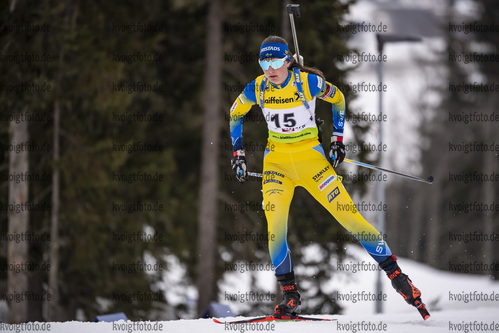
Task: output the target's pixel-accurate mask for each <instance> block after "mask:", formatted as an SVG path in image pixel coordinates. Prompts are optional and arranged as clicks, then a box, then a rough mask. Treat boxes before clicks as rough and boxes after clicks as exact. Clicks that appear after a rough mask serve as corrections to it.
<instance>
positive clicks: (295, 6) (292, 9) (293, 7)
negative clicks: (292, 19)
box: [286, 4, 300, 17]
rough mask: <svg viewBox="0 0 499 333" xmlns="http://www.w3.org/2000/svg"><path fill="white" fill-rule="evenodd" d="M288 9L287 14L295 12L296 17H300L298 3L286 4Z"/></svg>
mask: <svg viewBox="0 0 499 333" xmlns="http://www.w3.org/2000/svg"><path fill="white" fill-rule="evenodd" d="M286 9H287V10H288V14H291V15H292V14H296V17H300V5H298V4H289V5H287V6H286Z"/></svg>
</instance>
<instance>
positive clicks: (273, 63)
mask: <svg viewBox="0 0 499 333" xmlns="http://www.w3.org/2000/svg"><path fill="white" fill-rule="evenodd" d="M258 62H259V63H260V67H262V68H263V69H264V70H268V69H269V68H270V66H272V68H273V69H279V68H281V67H282V66H283V65H284V59H277V60H271V61H268V60H263V61H262V60H259V61H258Z"/></svg>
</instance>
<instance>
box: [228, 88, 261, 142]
mask: <svg viewBox="0 0 499 333" xmlns="http://www.w3.org/2000/svg"><path fill="white" fill-rule="evenodd" d="M253 104H256V90H255V81H253V82H251V83H249V84H248V85H246V88H244V90H243V92H242V93H241V94H240V95H239V96H238V97H237V99H236V100H235V101H234V104H232V107H231V109H230V122H229V127H230V136H231V139H232V146H233V149H234V151H236V150H239V149H243V117H244V115H245V114H246V113H248V111H249V110H250V109H251V105H253Z"/></svg>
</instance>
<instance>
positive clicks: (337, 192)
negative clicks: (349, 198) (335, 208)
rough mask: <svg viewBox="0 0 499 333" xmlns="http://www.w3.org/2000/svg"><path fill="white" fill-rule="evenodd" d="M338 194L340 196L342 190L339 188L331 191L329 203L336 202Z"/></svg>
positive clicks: (328, 196) (328, 197)
mask: <svg viewBox="0 0 499 333" xmlns="http://www.w3.org/2000/svg"><path fill="white" fill-rule="evenodd" d="M338 194H340V189H339V188H338V187H335V189H334V190H332V191H331V193H329V194H328V195H327V201H328V202H331V201H333V200H334V198H336V197H337V196H338Z"/></svg>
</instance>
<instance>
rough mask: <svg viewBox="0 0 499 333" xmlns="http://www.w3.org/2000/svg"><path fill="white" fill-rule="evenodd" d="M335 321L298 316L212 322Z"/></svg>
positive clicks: (217, 321)
mask: <svg viewBox="0 0 499 333" xmlns="http://www.w3.org/2000/svg"><path fill="white" fill-rule="evenodd" d="M334 320H336V319H328V318H315V317H306V316H300V315H294V316H281V317H274V316H262V317H255V318H249V319H238V320H231V321H221V320H218V319H216V318H213V321H214V322H215V323H217V324H246V323H259V322H264V321H334Z"/></svg>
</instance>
